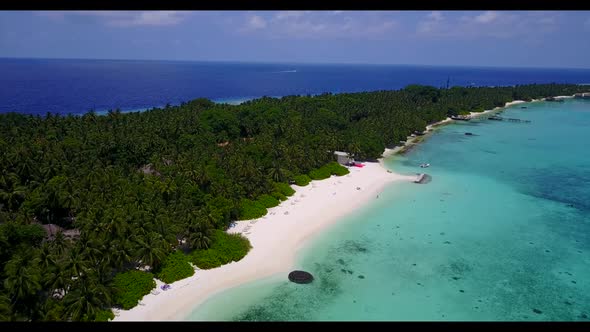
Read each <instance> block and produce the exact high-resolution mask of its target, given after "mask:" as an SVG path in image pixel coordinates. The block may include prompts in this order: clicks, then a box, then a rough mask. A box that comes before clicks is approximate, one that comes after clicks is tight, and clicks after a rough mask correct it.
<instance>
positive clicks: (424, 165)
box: [420, 164, 430, 168]
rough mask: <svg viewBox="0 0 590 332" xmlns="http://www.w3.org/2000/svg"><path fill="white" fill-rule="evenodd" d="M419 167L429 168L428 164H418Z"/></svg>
mask: <svg viewBox="0 0 590 332" xmlns="http://www.w3.org/2000/svg"><path fill="white" fill-rule="evenodd" d="M420 167H422V168H426V167H430V164H420Z"/></svg>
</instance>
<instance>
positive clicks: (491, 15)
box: [474, 11, 498, 23]
mask: <svg viewBox="0 0 590 332" xmlns="http://www.w3.org/2000/svg"><path fill="white" fill-rule="evenodd" d="M497 18H498V13H497V12H494V11H487V12H485V13H483V14H481V15H477V16H476V17H475V18H474V21H475V22H477V23H491V22H493V21H495V20H496V19H497Z"/></svg>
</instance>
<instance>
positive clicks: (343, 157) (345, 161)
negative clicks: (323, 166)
mask: <svg viewBox="0 0 590 332" xmlns="http://www.w3.org/2000/svg"><path fill="white" fill-rule="evenodd" d="M334 155H336V160H337V161H338V163H339V164H341V165H349V164H353V163H354V159H353V158H351V157H350V155H349V154H348V153H346V152H342V151H334Z"/></svg>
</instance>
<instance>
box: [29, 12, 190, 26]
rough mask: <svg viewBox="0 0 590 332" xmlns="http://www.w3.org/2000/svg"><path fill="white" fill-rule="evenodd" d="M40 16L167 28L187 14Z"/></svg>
mask: <svg viewBox="0 0 590 332" xmlns="http://www.w3.org/2000/svg"><path fill="white" fill-rule="evenodd" d="M38 14H39V15H40V16H44V17H48V18H51V19H56V20H65V19H68V18H72V17H88V18H94V19H97V20H99V21H100V22H102V23H103V24H104V25H107V26H114V27H130V26H168V25H176V24H179V23H181V22H182V21H184V20H185V19H186V18H187V17H188V16H189V12H183V11H108V10H104V11H94V10H92V11H66V12H59V11H56V12H39V13H38Z"/></svg>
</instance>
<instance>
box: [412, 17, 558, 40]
mask: <svg viewBox="0 0 590 332" xmlns="http://www.w3.org/2000/svg"><path fill="white" fill-rule="evenodd" d="M560 18H561V16H560V14H559V13H555V12H495V11H487V12H484V13H480V14H471V13H469V14H466V15H462V16H454V17H453V16H443V15H442V14H437V12H433V13H430V14H429V15H426V16H425V18H424V19H423V20H422V21H420V22H419V23H418V24H417V27H416V35H417V36H421V37H433V38H455V39H464V38H471V39H472V38H480V37H493V38H504V39H505V38H513V37H519V38H522V37H528V38H533V37H534V36H538V34H539V33H551V32H553V31H555V30H556V29H557V28H558V26H559V24H558V22H559V20H560Z"/></svg>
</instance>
